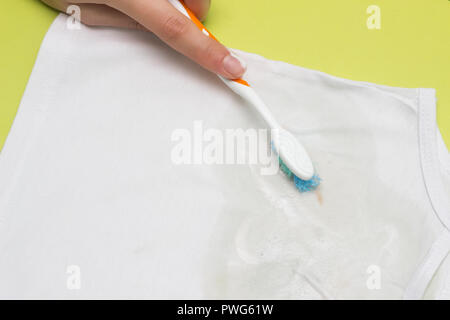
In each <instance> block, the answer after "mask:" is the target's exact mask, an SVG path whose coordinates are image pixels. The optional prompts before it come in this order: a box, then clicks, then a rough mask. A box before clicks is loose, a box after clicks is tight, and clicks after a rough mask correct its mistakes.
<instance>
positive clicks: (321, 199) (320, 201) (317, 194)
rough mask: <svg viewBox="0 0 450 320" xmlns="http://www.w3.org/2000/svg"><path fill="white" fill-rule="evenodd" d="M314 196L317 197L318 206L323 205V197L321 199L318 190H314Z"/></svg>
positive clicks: (320, 193)
mask: <svg viewBox="0 0 450 320" xmlns="http://www.w3.org/2000/svg"><path fill="white" fill-rule="evenodd" d="M316 196H317V201H319V204H320V205H322V204H323V197H322V192H320V190H319V189H317V190H316Z"/></svg>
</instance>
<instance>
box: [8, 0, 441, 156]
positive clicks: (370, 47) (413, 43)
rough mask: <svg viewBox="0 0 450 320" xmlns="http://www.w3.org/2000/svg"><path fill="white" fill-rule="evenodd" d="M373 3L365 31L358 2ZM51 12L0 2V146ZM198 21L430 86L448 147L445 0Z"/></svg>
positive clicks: (326, 62)
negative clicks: (375, 10) (375, 20)
mask: <svg viewBox="0 0 450 320" xmlns="http://www.w3.org/2000/svg"><path fill="white" fill-rule="evenodd" d="M372 4H374V5H378V6H379V7H380V8H381V29H380V30H368V28H367V26H366V20H367V17H368V14H367V13H366V8H367V7H368V6H369V5H372ZM55 16H56V13H55V12H54V11H52V10H51V9H49V8H47V7H46V6H44V5H43V4H41V3H40V1H38V0H1V2H0V35H1V36H0V46H1V47H0V49H1V50H0V71H1V72H0V149H1V147H2V146H3V143H4V141H5V139H6V137H7V134H8V131H9V129H10V127H11V124H12V122H13V120H14V116H15V114H16V111H17V107H18V106H19V103H20V99H21V97H22V94H23V91H24V89H25V86H26V83H27V80H28V77H29V75H30V72H31V70H32V67H33V64H34V61H35V58H36V55H37V53H38V50H39V46H40V43H41V41H42V39H43V37H44V35H45V33H46V31H47V29H48V27H49V26H50V24H51V22H52V20H53V19H54V18H55ZM205 24H206V26H207V27H208V28H209V29H210V30H211V31H212V32H213V33H214V34H215V35H216V36H217V37H218V38H219V39H221V40H222V41H223V42H224V43H225V44H226V45H228V46H230V47H234V48H238V49H241V50H245V51H250V52H254V53H258V54H261V55H263V56H266V57H268V58H271V59H275V60H282V61H286V62H289V63H292V64H296V65H301V66H304V67H307V68H312V69H318V70H321V71H325V72H327V73H330V74H333V75H337V76H340V77H344V78H350V79H355V80H364V81H370V82H376V83H381V84H387V85H392V86H402V87H433V88H436V89H437V97H438V110H437V114H438V124H439V127H440V129H441V132H442V134H443V136H444V140H445V141H446V144H447V146H450V1H449V0H339V1H337V0H277V1H275V0H212V8H211V11H210V14H209V16H208V18H207V20H206V22H205Z"/></svg>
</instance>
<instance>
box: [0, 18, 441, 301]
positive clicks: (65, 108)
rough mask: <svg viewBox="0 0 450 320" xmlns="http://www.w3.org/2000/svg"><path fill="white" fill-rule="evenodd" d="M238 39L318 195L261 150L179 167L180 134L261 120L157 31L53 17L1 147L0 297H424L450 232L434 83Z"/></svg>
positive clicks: (431, 293)
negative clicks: (388, 77)
mask: <svg viewBox="0 0 450 320" xmlns="http://www.w3.org/2000/svg"><path fill="white" fill-rule="evenodd" d="M239 54H240V55H241V57H242V58H243V59H244V60H245V61H246V62H247V63H248V73H247V80H248V81H249V82H250V83H251V84H252V85H253V87H254V88H255V90H256V91H257V92H258V93H259V94H260V95H261V96H262V98H263V100H265V101H266V103H267V104H268V106H269V107H270V108H271V110H272V111H273V112H274V114H275V116H276V117H277V118H278V119H279V121H280V122H281V123H282V125H283V126H285V127H286V128H287V129H288V130H290V131H291V132H293V133H294V134H295V135H296V136H297V137H298V138H299V139H300V140H301V141H302V142H303V143H304V145H305V147H306V149H307V150H308V152H309V153H310V155H311V157H312V159H313V161H314V165H315V167H316V168H317V171H318V173H319V175H320V176H321V177H322V179H323V181H322V184H321V186H320V189H319V193H313V192H312V193H305V194H301V193H299V192H298V191H296V189H295V188H294V187H293V184H292V182H290V181H288V180H287V179H286V177H285V176H283V174H281V173H279V174H277V175H272V176H263V175H261V174H260V171H259V169H260V166H259V165H205V164H203V165H175V164H174V163H173V162H172V161H171V151H172V149H173V147H174V142H173V141H171V135H172V133H173V132H174V131H175V130H177V129H180V128H186V129H188V130H191V131H192V128H193V124H194V121H196V120H202V121H203V125H204V127H205V128H215V129H218V130H221V131H224V130H225V129H227V128H231V129H232V128H243V129H247V128H265V126H264V123H263V122H262V120H261V119H260V118H258V116H257V115H256V113H254V112H253V110H251V109H250V108H249V107H248V106H247V105H245V104H244V103H243V102H242V101H241V100H240V99H239V98H238V97H237V96H236V95H235V94H233V93H232V92H231V91H230V90H229V89H228V88H227V87H226V86H225V85H224V84H223V83H222V82H221V81H220V80H219V79H218V78H217V77H215V76H214V75H212V74H209V73H208V72H206V71H204V70H202V69H201V68H199V67H197V66H196V65H195V64H193V63H192V62H190V61H188V60H187V59H186V58H184V57H182V56H181V55H179V54H177V53H175V52H174V51H173V50H171V49H169V48H168V47H166V46H165V45H163V44H162V43H161V42H160V41H159V40H158V39H157V38H156V37H154V36H153V35H151V34H147V33H144V32H134V31H126V30H117V29H107V28H103V29H100V28H96V29H92V28H87V27H84V26H83V27H82V28H81V30H68V29H67V28H66V19H65V17H64V16H59V17H58V18H57V19H56V21H55V22H54V24H53V25H52V27H51V28H50V30H49V32H48V34H47V36H46V38H45V40H44V42H43V44H42V47H41V50H40V53H39V56H38V59H37V62H36V65H35V67H34V70H33V73H32V75H31V78H30V80H29V84H28V86H27V89H26V92H25V94H24V97H23V99H22V103H21V105H20V108H19V111H18V114H17V116H16V119H15V122H14V125H13V128H12V129H11V132H10V134H9V137H8V139H7V142H6V144H5V146H4V148H3V150H2V151H1V154H0V298H289V299H297V298H325V299H346V298H363V299H370V298H387V299H397V298H402V297H403V296H404V295H405V296H406V297H407V298H421V297H422V296H423V294H424V292H425V291H426V288H427V286H428V284H429V282H430V280H431V278H432V277H433V275H434V274H435V272H436V271H437V270H439V268H440V265H441V263H442V260H443V259H444V258H445V256H446V254H447V252H446V250H448V247H449V246H448V245H447V240H448V231H447V227H449V226H448V225H447V226H445V223H447V222H448V221H449V219H450V211H449V206H448V198H449V190H450V189H449V188H448V186H449V176H448V175H447V173H446V172H448V169H447V168H448V167H449V162H448V151H447V150H446V149H445V146H444V144H443V142H442V138H441V137H440V134H439V132H438V130H437V128H436V124H435V119H434V118H435V103H434V90H433V89H404V88H392V87H385V86H379V85H374V84H370V83H365V82H356V81H349V80H344V79H339V78H336V77H332V76H329V75H326V74H324V73H320V72H316V71H311V70H307V69H304V68H299V67H295V66H292V65H288V64H286V63H282V62H276V61H270V60H266V59H264V58H262V57H260V56H256V55H253V54H248V53H243V52H240V53H239ZM444 265H448V263H447V264H444ZM70 266H77V267H79V271H80V275H81V277H80V278H79V279H80V280H81V281H80V282H79V284H80V285H81V287H79V289H77V288H78V287H77V288H73V287H71V285H70V283H68V282H70V281H71V280H73V278H72V276H73V274H67V271H69V272H70V271H71V270H73V269H71V268H72V267H70ZM424 266H427V267H426V269H424V268H425V267H424ZM68 268H69V269H68ZM447 268H448V267H447ZM373 270H375V271H376V270H378V271H379V275H380V279H381V280H380V287H379V288H378V287H377V286H375V287H373V286H371V285H370V284H371V283H372V282H371V281H373V280H374V278H373V276H376V275H377V272H375V274H373ZM444 274H447V273H446V272H444ZM442 278H443V279H444V280H442V281H441V282H442V283H441V282H439V283H438V284H436V285H433V286H430V287H429V289H428V291H427V297H430V298H439V297H442V296H443V293H442V292H444V291H445V290H446V291H445V292H448V284H447V285H445V283H447V282H448V280H445V277H444V276H443V277H442ZM439 281H440V280H439ZM374 283H377V282H376V279H375V282H374ZM377 288H378V289H377ZM443 290H444V291H443Z"/></svg>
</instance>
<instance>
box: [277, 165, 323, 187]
mask: <svg viewBox="0 0 450 320" xmlns="http://www.w3.org/2000/svg"><path fill="white" fill-rule="evenodd" d="M278 161H279V163H280V169H281V171H282V172H283V173H284V174H285V175H286V176H287V177H288V178H289V179H290V178H292V177H294V185H295V187H296V188H297V189H298V190H299V191H300V192H308V191H313V190H315V189H317V187H318V186H319V185H320V180H321V179H320V177H319V176H318V175H317V174H314V175H313V177H312V178H311V179H309V180H303V179H300V178H299V177H297V176H296V175H295V174H293V173H292V171H291V170H289V168H288V167H287V166H286V164H284V162H283V160H281V158H280V157H278Z"/></svg>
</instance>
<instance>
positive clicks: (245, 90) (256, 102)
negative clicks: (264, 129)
mask: <svg viewBox="0 0 450 320" xmlns="http://www.w3.org/2000/svg"><path fill="white" fill-rule="evenodd" d="M219 78H220V79H221V80H222V81H223V82H224V83H225V84H226V85H227V86H228V87H230V89H231V90H233V91H234V92H235V93H237V94H238V95H240V96H241V97H242V98H243V99H244V100H246V101H247V102H249V103H250V104H251V105H252V106H253V107H254V108H255V109H256V110H257V111H258V112H259V113H260V114H261V116H262V117H263V118H264V120H265V121H266V122H267V124H268V125H269V127H270V128H271V129H280V128H281V126H280V124H279V123H278V121H277V120H276V119H275V117H274V116H273V115H272V112H270V110H269V108H267V106H266V104H265V103H264V102H263V100H262V99H261V98H260V97H259V96H258V94H257V93H256V92H255V90H253V89H252V88H251V87H248V86H245V85H242V84H240V83H237V82H234V81H231V80H228V79H225V78H224V77H222V76H219Z"/></svg>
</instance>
